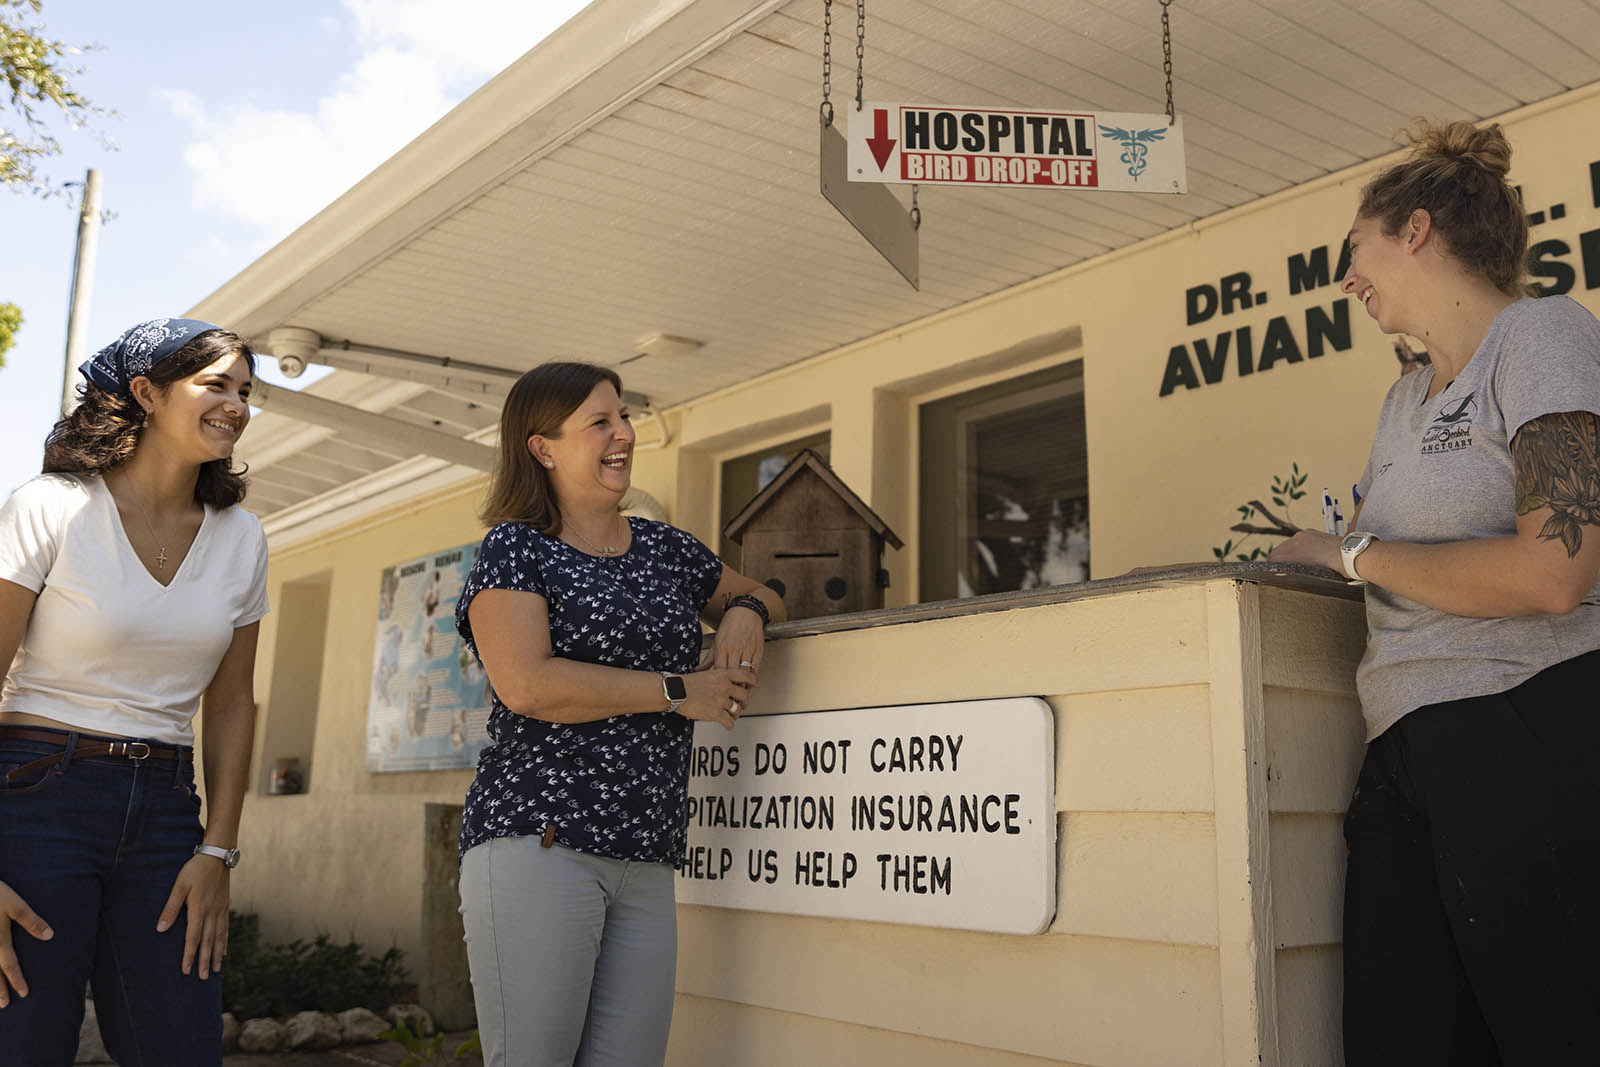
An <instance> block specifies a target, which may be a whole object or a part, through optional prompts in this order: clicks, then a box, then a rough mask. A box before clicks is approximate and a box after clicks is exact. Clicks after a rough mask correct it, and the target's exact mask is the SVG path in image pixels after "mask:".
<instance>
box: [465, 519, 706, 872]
mask: <svg viewBox="0 0 1600 1067" xmlns="http://www.w3.org/2000/svg"><path fill="white" fill-rule="evenodd" d="M628 526H629V528H630V529H631V530H632V532H633V540H632V543H631V544H630V545H629V547H628V550H627V551H626V552H624V553H623V554H622V555H620V556H611V557H602V556H591V555H589V554H587V553H584V552H580V551H578V550H577V549H575V548H573V547H572V546H570V545H568V544H566V543H565V542H563V541H561V540H560V539H559V538H555V537H549V536H547V535H545V534H541V533H539V532H538V531H536V530H535V529H534V528H533V527H532V526H530V525H528V524H527V523H520V522H505V523H501V524H500V525H498V526H496V527H494V529H492V530H490V531H489V533H488V534H487V535H486V536H485V537H484V539H483V545H482V547H481V548H480V549H479V551H478V560H477V562H476V563H475V564H474V565H473V567H472V571H471V573H470V574H468V576H467V582H466V587H465V588H464V589H463V590H462V592H461V598H460V599H459V600H458V601H457V603H456V626H457V628H458V629H459V631H460V633H461V638H462V640H463V641H465V642H466V645H467V647H468V648H469V649H470V650H471V651H472V654H473V655H474V656H477V655H478V648H477V644H476V643H475V642H474V640H473V635H472V625H471V621H470V620H469V619H468V617H467V609H468V607H469V606H470V605H471V603H472V600H473V597H475V596H477V594H478V593H479V592H481V591H482V590H484V589H511V590H519V591H523V592H529V593H537V594H539V595H540V596H542V597H544V598H545V602H546V603H547V604H548V606H549V614H550V647H551V650H552V651H553V653H554V654H555V655H557V656H560V657H563V658H565V659H570V660H577V661H580V662H583V663H598V664H601V665H604V666H608V667H622V668H626V669H628V670H636V671H658V672H659V671H667V672H669V673H672V674H687V673H689V672H690V671H693V670H694V669H695V667H696V666H697V665H698V663H699V659H700V647H701V638H700V618H699V616H700V612H701V611H702V610H703V609H704V608H705V606H706V603H707V602H708V601H709V600H710V599H711V594H712V593H713V592H714V591H715V590H716V588H717V584H718V583H719V582H720V581H721V580H722V561H721V560H720V559H718V558H717V556H716V554H715V553H713V552H712V551H711V550H710V549H709V548H707V547H706V546H705V545H703V544H701V543H700V541H698V540H697V539H696V538H695V537H694V536H692V535H691V534H688V533H685V532H684V531H682V530H679V529H677V528H676V527H674V526H669V525H667V524H666V523H663V522H653V521H651V520H649V519H641V518H631V517H630V518H629V519H628ZM479 662H480V663H481V662H482V657H479ZM490 699H491V708H490V712H489V724H488V729H489V737H490V739H491V740H490V743H489V744H488V745H487V746H485V748H484V749H483V751H482V753H481V754H480V755H479V757H478V770H477V775H476V776H475V777H474V778H473V782H472V787H471V788H470V789H469V790H468V791H467V799H466V805H465V807H464V809H463V811H462V819H461V841H460V849H461V853H462V854H465V853H466V851H467V849H469V848H471V847H473V846H474V845H477V844H481V843H482V842H484V841H488V840H491V839H493V838H497V837H519V836H539V835H543V834H544V833H545V831H546V828H548V827H553V828H554V830H555V840H556V841H558V842H560V843H561V844H563V845H565V846H567V847H568V848H571V849H575V850H576V851H579V852H588V853H591V854H594V855H599V856H607V857H610V858H612V859H622V860H644V861H648V862H659V863H671V864H674V865H676V864H677V863H679V862H680V860H681V858H682V855H683V852H684V843H685V836H686V831H687V815H686V802H687V791H688V781H689V778H688V773H689V749H690V740H691V738H692V736H693V732H694V724H693V723H692V722H690V721H689V720H688V719H686V718H684V717H683V716H681V715H676V714H671V715H669V714H667V713H665V712H652V713H646V714H637V715H616V716H613V717H611V718H607V719H599V720H597V721H594V722H583V723H553V722H544V721H541V720H539V719H534V718H530V717H528V716H526V715H518V714H516V713H515V712H513V711H511V710H510V709H508V708H507V707H506V706H505V704H504V703H502V702H501V700H500V698H499V696H498V695H495V694H494V693H493V691H492V689H491V694H490ZM663 702H665V697H663Z"/></svg>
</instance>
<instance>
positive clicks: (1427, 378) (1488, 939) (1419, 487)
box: [1272, 122, 1600, 1067]
mask: <svg viewBox="0 0 1600 1067" xmlns="http://www.w3.org/2000/svg"><path fill="white" fill-rule="evenodd" d="M1414 143H1415V151H1414V152H1413V153H1412V154H1411V156H1410V158H1408V159H1405V160H1403V161H1402V162H1400V163H1398V164H1396V165H1395V166H1393V167H1391V168H1390V169H1388V170H1386V171H1384V172H1383V173H1382V174H1380V175H1379V176H1378V177H1377V178H1375V179H1373V181H1372V182H1371V183H1370V184H1369V185H1368V186H1367V187H1366V189H1365V190H1363V192H1362V197H1361V204H1360V207H1359V208H1358V209H1357V212H1356V217H1355V223H1354V225H1353V226H1352V227H1351V229H1350V268H1349V270H1348V271H1347V272H1346V274H1345V277H1344V279H1343V281H1342V286H1343V289H1344V291H1345V292H1346V293H1348V294H1350V295H1351V296H1354V297H1355V298H1356V299H1358V300H1360V301H1361V303H1362V305H1363V306H1364V307H1365V308H1366V311H1367V314H1368V315H1369V316H1371V317H1372V318H1373V319H1374V320H1376V322H1377V324H1378V326H1379V328H1380V329H1382V330H1383V331H1384V332H1385V333H1404V334H1407V335H1409V336H1412V337H1415V338H1417V339H1419V340H1421V341H1422V342H1423V343H1424V344H1425V345H1426V346H1427V349H1428V353H1429V355H1430V356H1431V357H1432V365H1431V366H1429V367H1424V368H1422V369H1421V370H1419V371H1416V372H1414V373H1412V374H1408V375H1406V376H1405V377H1403V378H1401V379H1400V380H1399V381H1397V382H1396V383H1395V384H1394V386H1393V387H1392V388H1391V389H1390V390H1389V395H1388V397H1387V399H1386V400H1385V401H1384V404H1383V410H1382V413H1381V414H1380V415H1379V418H1378V431H1377V436H1376V439H1375V440H1374V442H1373V446H1372V457H1371V460H1370V461H1369V462H1368V464H1367V469H1366V472H1365V473H1364V474H1363V475H1362V477H1361V482H1360V485H1359V489H1360V493H1361V496H1362V504H1361V507H1360V508H1359V510H1358V511H1357V512H1356V514H1355V516H1354V518H1353V520H1352V527H1351V528H1352V529H1353V530H1355V531H1356V532H1355V533H1352V534H1351V535H1349V536H1348V537H1347V538H1345V539H1344V540H1343V542H1342V543H1341V541H1340V539H1339V538H1337V537H1334V536H1333V535H1331V534H1324V533H1318V532H1314V531H1302V532H1301V533H1298V534H1296V535H1295V536H1294V538H1293V539H1291V540H1290V541H1288V542H1286V543H1285V544H1284V545H1281V546H1280V547H1279V548H1278V549H1277V550H1275V551H1274V552H1273V554H1272V558H1273V559H1275V560H1286V561H1290V562H1305V563H1319V564H1322V565H1323V566H1325V567H1329V568H1331V569H1333V570H1342V571H1343V572H1344V573H1345V574H1347V575H1348V576H1349V577H1351V578H1356V579H1361V580H1365V581H1366V582H1367V583H1368V585H1367V589H1366V602H1367V624H1368V625H1367V629H1368V637H1367V651H1366V655H1365V657H1364V658H1363V659H1362V661H1361V666H1360V668H1359V670H1358V671H1357V674H1356V686H1357V689H1358V691H1359V693H1360V696H1361V705H1362V712H1363V714H1364V716H1365V718H1366V725H1367V737H1368V741H1369V744H1368V746H1367V752H1366V758H1365V761H1364V763H1363V764H1362V767H1361V772H1360V776H1359V778H1358V780H1357V782H1356V788H1355V794H1354V796H1353V797H1352V799H1351V801H1350V810H1349V814H1348V815H1347V816H1346V819H1345V838H1346V840H1347V841H1348V843H1349V846H1350V855H1349V870H1348V877H1347V879H1346V884H1345V935H1344V965H1345V991H1344V992H1345V1062H1346V1063H1347V1064H1349V1065H1350V1067H1372V1065H1376V1064H1383V1065H1388V1064H1394V1065H1397V1067H1398V1065H1404V1067H1428V1065H1441V1067H1442V1065H1445V1064H1482V1065H1490V1064H1502V1063H1503V1064H1507V1065H1528V1067H1533V1065H1538V1067H1554V1065H1565V1064H1574V1065H1576V1064H1600V970H1597V967H1600V906H1597V901H1600V820H1597V818H1596V816H1597V814H1600V774H1597V773H1596V763H1595V760H1596V753H1597V752H1600V707H1597V704H1596V694H1597V693H1600V582H1597V580H1596V579H1597V576H1600V322H1596V320H1595V317H1594V315H1592V314H1590V313H1589V312H1588V311H1587V310H1585V309H1584V308H1583V307H1582V306H1581V305H1579V304H1578V303H1576V302H1575V301H1573V300H1570V299H1568V298H1567V297H1565V296H1551V297H1545V298H1542V299H1532V298H1529V297H1527V296H1525V295H1524V284H1523V283H1524V277H1525V276H1524V272H1525V270H1526V254H1527V246H1528V227H1527V223H1526V221H1525V219H1524V214H1523V213H1524V210H1525V208H1524V206H1523V203H1522V199H1521V197H1520V196H1519V195H1518V191H1517V190H1516V189H1515V188H1513V187H1512V186H1511V185H1510V184H1509V183H1508V181H1507V179H1506V174H1507V172H1508V170H1509V169H1510V164H1511V146H1510V145H1509V144H1508V143H1507V142H1506V139H1505V136H1504V135H1503V134H1502V133H1501V131H1500V128H1499V127H1498V126H1493V125H1491V126H1487V127H1484V128H1481V129H1479V128H1476V127H1474V126H1473V125H1472V124H1470V123H1466V122H1456V123H1451V124H1450V125H1448V126H1443V127H1429V126H1426V125H1424V126H1423V127H1422V128H1421V130H1420V132H1419V133H1418V134H1417V135H1416V136H1415V137H1414Z"/></svg>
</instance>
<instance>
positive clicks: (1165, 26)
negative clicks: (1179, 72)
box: [1161, 0, 1178, 126]
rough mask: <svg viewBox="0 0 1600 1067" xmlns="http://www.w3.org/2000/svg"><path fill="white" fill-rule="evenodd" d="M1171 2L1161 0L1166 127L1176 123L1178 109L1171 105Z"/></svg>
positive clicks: (1170, 0) (1162, 70)
mask: <svg viewBox="0 0 1600 1067" xmlns="http://www.w3.org/2000/svg"><path fill="white" fill-rule="evenodd" d="M1171 6H1172V0H1161V72H1162V73H1163V74H1165V75H1166V76H1167V125H1168V126H1171V125H1173V124H1174V123H1176V122H1177V121H1178V109H1177V108H1176V107H1174V106H1173V103H1172V20H1171V18H1170V17H1169V16H1168V12H1167V9H1168V8H1170V7H1171Z"/></svg>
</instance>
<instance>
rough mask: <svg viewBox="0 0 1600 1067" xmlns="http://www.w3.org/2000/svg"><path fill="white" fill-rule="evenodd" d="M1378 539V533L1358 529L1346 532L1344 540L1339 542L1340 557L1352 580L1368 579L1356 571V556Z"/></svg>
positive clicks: (1347, 575) (1346, 572)
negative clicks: (1363, 531)
mask: <svg viewBox="0 0 1600 1067" xmlns="http://www.w3.org/2000/svg"><path fill="white" fill-rule="evenodd" d="M1376 540H1378V538H1377V536H1376V535H1374V534H1369V533H1361V532H1359V531H1358V532H1356V533H1350V534H1346V535H1345V538H1344V540H1343V541H1340V542H1339V559H1340V560H1341V561H1342V562H1343V563H1344V573H1345V575H1346V577H1348V578H1349V579H1350V580H1351V581H1353V582H1364V581H1366V579H1365V578H1363V577H1361V575H1359V574H1357V573H1356V557H1357V556H1359V555H1361V553H1363V552H1365V551H1366V550H1367V549H1368V548H1369V547H1370V546H1371V545H1372V542H1374V541H1376Z"/></svg>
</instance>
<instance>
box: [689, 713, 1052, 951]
mask: <svg viewBox="0 0 1600 1067" xmlns="http://www.w3.org/2000/svg"><path fill="white" fill-rule="evenodd" d="M1053 723H1054V717H1053V715H1052V712H1051V710H1050V706H1049V705H1048V704H1046V703H1045V702H1044V701H1043V700H1040V699H1038V698H1037V697H1012V698H1007V699H1003V700H973V701H961V702H957V703H949V704H916V705H904V706H900V707H890V708H859V709H852V710H843V711H815V712H799V713H794V714H788V715H758V716H752V717H750V718H746V719H741V720H739V722H738V724H737V725H736V726H735V727H734V728H733V729H732V730H731V731H729V730H724V729H723V728H722V727H721V726H718V725H716V724H714V723H705V722H702V723H696V724H695V733H694V750H693V753H692V755H691V762H690V766H689V805H688V815H689V838H688V849H687V851H686V853H685V856H684V861H683V865H682V866H681V867H680V868H679V871H678V900H679V901H680V902H681V903H685V904H707V905H711V906H714V907H722V908H748V909H751V910H754V911H770V912H779V913H784V914H791V915H815V916H822V917H826V918H840V919H862V920H868V921H872V922H888V923H907V924H913V925H918V926H944V927H953V928H957V929H965V930H984V931H989V932H993V933H1007V934H1037V933H1042V932H1043V931H1044V930H1045V929H1046V928H1047V927H1048V926H1049V925H1050V921H1051V919H1052V918H1053V917H1054V915H1055V910H1056V807H1055V757H1054V750H1055V743H1054V738H1055V730H1054V725H1053Z"/></svg>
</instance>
